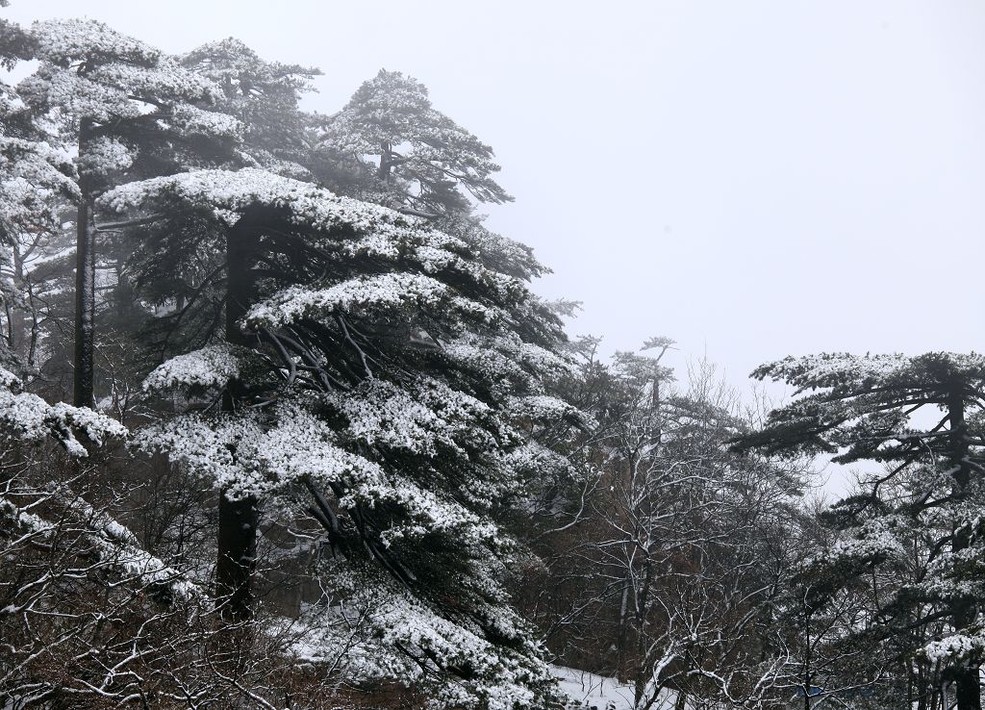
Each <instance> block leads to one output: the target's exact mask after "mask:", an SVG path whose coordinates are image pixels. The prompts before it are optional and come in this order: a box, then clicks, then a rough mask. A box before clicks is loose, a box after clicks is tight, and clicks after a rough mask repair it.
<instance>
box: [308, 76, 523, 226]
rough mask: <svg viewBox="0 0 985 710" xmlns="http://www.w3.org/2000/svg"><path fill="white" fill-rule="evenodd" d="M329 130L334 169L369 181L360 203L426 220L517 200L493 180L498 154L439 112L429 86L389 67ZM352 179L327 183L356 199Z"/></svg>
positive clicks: (326, 146) (326, 140)
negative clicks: (416, 214)
mask: <svg viewBox="0 0 985 710" xmlns="http://www.w3.org/2000/svg"><path fill="white" fill-rule="evenodd" d="M321 130H322V135H321V147H322V149H323V150H324V151H326V153H327V156H326V157H327V158H328V160H329V164H330V166H331V168H332V171H333V172H336V173H338V172H339V168H338V166H339V164H341V165H343V166H345V165H347V166H348V173H349V174H350V175H356V176H361V177H359V178H357V179H356V181H357V183H358V182H361V183H362V186H361V189H360V192H359V193H357V195H356V196H358V197H360V199H365V200H369V201H371V202H376V203H379V204H382V205H386V206H388V207H393V208H395V209H398V208H403V209H409V210H413V211H416V212H420V213H425V214H445V213H449V212H450V213H456V214H468V213H469V212H470V211H471V206H470V199H473V200H477V201H479V202H487V203H493V204H499V203H503V202H508V201H510V200H512V199H513V198H512V197H510V195H509V194H507V192H506V191H505V190H504V189H503V188H502V187H500V185H499V184H498V183H496V181H495V180H494V179H493V178H492V174H493V173H495V172H497V171H498V170H499V166H498V165H497V164H496V163H495V162H493V151H492V148H490V147H489V146H488V145H486V144H484V143H482V142H481V141H480V140H479V139H478V138H476V137H475V136H474V135H472V134H471V133H469V132H468V131H467V130H465V129H464V128H462V127H461V126H459V125H458V124H457V123H455V122H454V121H452V120H451V119H450V118H449V117H448V116H446V115H445V114H443V113H441V112H440V111H437V110H436V109H435V108H433V107H432V105H431V100H430V98H429V97H428V90H427V88H426V87H425V86H424V85H423V84H421V83H420V82H418V81H417V80H415V79H413V78H411V77H408V76H404V75H403V74H401V73H400V72H391V71H386V70H385V69H381V70H380V72H379V74H377V75H376V76H375V77H374V78H373V79H371V80H370V81H367V82H364V83H363V85H362V86H360V87H359V89H358V90H357V91H356V93H355V94H354V95H353V96H352V99H351V100H350V101H349V103H348V104H347V105H346V106H345V107H344V108H343V109H342V110H341V111H340V112H339V113H337V114H335V115H334V116H331V117H329V118H327V119H326V120H325V121H324V122H323V126H322V127H321ZM321 177H322V178H323V179H324V178H326V177H327V176H325V175H322V176H321ZM352 181H353V178H352V177H348V178H347V177H346V175H345V171H341V174H340V175H338V176H337V177H336V178H335V180H332V179H328V180H327V183H328V185H329V187H331V188H332V189H336V190H341V191H343V192H345V193H346V194H353V193H352V192H351V191H350V190H347V189H346V183H347V182H348V183H350V184H351V182H352ZM336 183H340V184H336Z"/></svg>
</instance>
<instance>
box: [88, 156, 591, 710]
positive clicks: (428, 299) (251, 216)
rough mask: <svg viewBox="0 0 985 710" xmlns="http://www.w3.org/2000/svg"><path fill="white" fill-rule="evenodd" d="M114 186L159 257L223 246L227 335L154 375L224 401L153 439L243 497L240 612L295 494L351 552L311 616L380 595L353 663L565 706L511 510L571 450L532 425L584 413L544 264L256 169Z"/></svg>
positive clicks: (233, 523) (459, 690)
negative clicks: (558, 697) (533, 277)
mask: <svg viewBox="0 0 985 710" xmlns="http://www.w3.org/2000/svg"><path fill="white" fill-rule="evenodd" d="M102 202H103V204H104V205H106V206H108V207H111V208H113V209H116V210H119V211H122V212H133V211H140V212H142V213H143V214H145V215H148V216H149V217H153V222H152V223H151V224H150V226H149V227H147V228H146V229H145V231H144V232H143V238H144V240H145V242H144V251H145V253H146V254H151V255H154V256H153V259H148V260H146V261H145V262H144V264H143V266H144V268H147V269H156V270H158V271H161V272H164V271H166V270H168V269H172V270H181V269H183V268H185V267H186V265H188V264H191V263H193V262H195V261H196V260H198V259H200V258H201V257H202V253H203V252H204V253H206V254H211V255H215V254H222V255H224V257H223V258H224V271H225V274H224V279H223V278H222V277H221V275H219V276H217V277H216V282H215V284H214V286H213V287H212V291H213V292H214V293H216V294H221V299H217V305H221V306H222V307H224V309H225V322H226V327H225V333H224V335H222V336H220V335H218V334H217V335H216V337H214V338H212V339H211V340H210V341H209V342H208V343H207V344H206V345H205V347H204V348H201V349H198V350H195V351H193V352H190V353H187V354H184V355H181V356H178V357H176V358H173V359H171V360H169V361H168V362H166V363H164V364H163V365H162V366H161V367H160V368H158V369H157V370H156V371H155V372H153V373H152V374H151V375H150V377H149V378H148V380H147V382H146V386H147V388H148V389H150V390H152V391H157V392H164V391H168V390H177V391H179V392H182V393H183V395H184V396H185V397H195V398H197V401H199V402H200V403H201V404H202V406H203V407H204V409H198V410H193V411H188V412H187V413H185V414H181V415H179V416H177V417H175V418H173V419H170V420H167V421H163V422H161V423H160V424H159V425H157V426H156V427H154V428H152V429H149V430H148V431H146V432H145V433H144V434H143V435H142V438H143V441H144V445H145V446H146V447H147V448H148V449H152V450H160V451H163V452H165V453H166V454H167V455H168V456H169V457H170V458H171V460H172V461H174V462H175V463H178V464H180V465H182V466H184V467H185V468H186V469H187V470H189V471H190V472H193V473H195V474H197V475H200V476H204V477H206V478H208V479H209V480H212V481H213V482H214V485H215V486H216V488H217V489H219V490H220V491H221V496H220V500H221V503H220V506H221V509H220V532H219V547H220V550H219V555H220V560H219V568H218V572H217V577H218V579H217V585H218V589H219V591H220V593H222V594H223V595H224V596H225V597H227V601H226V604H227V605H228V607H227V609H228V613H229V615H230V616H231V617H232V618H246V617H249V615H250V613H251V599H250V597H251V591H250V583H251V569H252V565H253V555H254V550H255V548H256V530H257V518H258V516H260V515H261V514H262V511H263V509H264V508H266V509H268V510H272V509H276V508H284V505H285V502H289V501H294V502H295V504H296V507H297V508H308V509H309V511H310V514H311V515H312V516H313V517H314V518H315V519H316V520H317V521H318V522H319V524H320V525H321V526H322V528H323V531H324V540H325V544H326V550H330V551H331V555H329V556H328V557H326V559H325V561H324V566H325V574H327V575H328V576H329V578H328V580H327V582H328V590H327V593H326V597H325V598H324V599H323V600H322V602H323V606H324V608H323V610H322V612H321V615H322V617H323V618H322V620H320V621H316V622H313V623H316V624H319V625H325V624H329V622H328V621H327V620H328V619H329V618H330V617H331V616H332V615H333V614H340V613H343V611H344V610H349V611H348V612H347V613H351V611H352V610H353V609H361V610H362V611H363V614H364V618H365V619H366V620H367V622H368V624H369V626H370V628H371V629H372V634H370V635H369V636H367V637H365V638H364V639H363V640H362V641H361V642H360V644H358V648H357V649H355V650H351V651H349V652H346V654H344V661H345V663H347V664H359V663H361V664H363V668H362V672H367V673H370V672H383V671H386V672H387V673H390V674H392V673H395V672H398V673H399V674H410V676H412V677H413V678H415V682H417V683H420V684H422V686H423V687H430V688H431V691H430V692H432V693H434V694H435V697H436V698H438V699H439V700H442V701H444V702H445V703H446V704H448V705H455V706H460V705H481V706H483V707H490V708H510V707H515V706H524V707H526V706H536V705H538V704H542V703H543V702H545V692H546V689H547V688H548V687H549V685H550V683H549V678H548V674H547V671H546V667H545V666H544V665H543V663H542V661H541V660H540V658H539V652H538V650H537V647H536V645H535V644H533V643H532V642H531V640H530V636H529V633H528V630H527V628H526V626H525V624H524V623H523V622H522V621H521V620H520V619H519V618H518V616H517V615H516V614H515V612H513V611H512V610H511V607H510V605H509V600H508V598H507V596H506V594H505V593H504V591H503V588H502V584H501V582H502V577H503V575H504V574H505V573H506V572H507V571H508V570H509V568H510V564H511V556H512V552H513V543H512V541H511V540H510V539H508V537H507V536H505V535H504V534H503V533H502V532H501V530H500V528H499V527H498V525H497V523H496V521H497V519H498V518H499V516H500V515H501V514H502V513H503V511H506V510H509V509H510V508H511V507H512V506H513V505H514V504H515V503H516V501H517V500H518V499H519V498H520V497H521V496H522V494H523V488H524V481H525V480H527V479H528V477H530V476H533V475H536V473H537V468H538V466H539V465H540V464H541V462H542V461H543V460H544V456H549V455H550V452H549V451H545V450H544V449H543V447H540V446H538V445H536V444H531V443H528V442H527V439H526V437H525V436H524V435H523V432H522V430H521V429H520V428H519V427H520V426H521V425H523V424H527V423H529V422H534V421H555V420H560V419H568V420H569V421H571V422H578V421H579V414H578V412H577V411H576V410H574V409H573V408H572V407H570V406H569V405H567V404H565V403H564V402H562V401H560V400H558V399H556V398H554V397H551V396H549V395H548V394H547V391H546V386H545V384H546V382H547V381H549V380H550V379H551V378H553V377H555V376H557V375H558V374H560V373H561V372H565V371H567V369H568V362H567V361H566V360H565V359H564V358H563V357H560V356H558V355H557V354H556V353H557V350H558V348H559V345H560V344H561V342H562V340H563V335H562V331H561V327H560V324H559V322H558V320H557V318H556V317H555V316H554V315H552V313H551V312H550V310H549V309H548V308H546V307H545V306H544V305H542V304H541V303H539V302H538V300H537V299H536V298H535V297H534V296H532V294H531V293H530V291H529V290H528V288H527V285H526V282H525V278H524V277H525V276H526V272H525V270H524V266H523V264H524V263H525V261H524V260H523V259H521V258H516V259H510V258H509V254H508V251H507V250H505V249H504V248H503V245H502V244H499V243H496V244H492V245H489V251H491V252H494V253H495V254H496V256H495V258H494V259H492V261H496V262H503V263H506V262H508V263H509V265H510V268H511V269H512V270H514V271H518V272H519V273H520V275H510V274H508V273H504V272H503V271H497V270H495V269H492V268H489V267H488V266H486V265H485V262H484V260H483V259H484V255H483V254H481V253H480V251H481V249H479V248H478V247H477V246H476V245H474V244H470V243H468V242H466V241H464V240H462V239H459V238H456V237H453V236H450V235H447V234H444V233H441V232H438V231H436V230H435V229H434V228H433V227H432V226H431V225H430V224H429V223H427V222H426V221H423V220H420V219H417V218H414V217H409V216H406V215H401V214H399V213H397V212H394V211H391V210H389V209H386V208H383V207H379V206H376V205H372V204H368V203H362V202H358V201H356V200H352V199H348V198H343V197H338V196H335V195H333V194H332V193H330V192H328V191H326V190H323V189H319V188H317V187H315V186H313V185H311V184H308V183H303V182H298V181H295V180H291V179H288V178H284V177H279V176H276V175H273V174H271V173H268V172H265V171H261V170H254V169H247V170H242V171H239V172H227V171H199V172H194V173H189V174H182V175H175V176H172V177H166V178H156V179H152V180H147V181H144V182H140V183H133V184H130V185H127V186H123V187H121V188H118V189H116V190H113V191H111V192H109V193H107V194H106V195H105V196H104V198H103V200H102ZM521 252H522V250H521ZM485 260H486V262H488V261H490V258H489V257H488V255H486V257H485ZM207 290H209V289H207V288H203V289H202V291H203V292H204V291H207ZM210 403H211V404H210ZM327 628H330V624H329V626H328V627H327ZM326 643H328V641H326ZM329 645H330V644H329ZM381 653H382V655H381ZM366 659H374V660H372V661H368V660H366ZM370 668H373V669H376V670H375V671H371V670H370Z"/></svg>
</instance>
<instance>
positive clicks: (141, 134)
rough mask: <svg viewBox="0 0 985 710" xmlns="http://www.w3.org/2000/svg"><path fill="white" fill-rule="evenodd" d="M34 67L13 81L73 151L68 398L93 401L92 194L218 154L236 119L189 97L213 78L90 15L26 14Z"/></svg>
mask: <svg viewBox="0 0 985 710" xmlns="http://www.w3.org/2000/svg"><path fill="white" fill-rule="evenodd" d="M30 38H31V41H32V42H33V45H34V48H35V50H34V53H35V56H36V58H37V59H38V61H39V66H38V69H37V70H36V71H35V72H34V74H32V75H31V76H29V77H27V78H26V79H24V80H23V81H22V82H21V83H20V84H19V85H18V87H17V93H18V95H19V97H20V98H21V99H23V100H24V101H25V103H26V104H27V105H28V106H29V107H30V108H31V109H32V110H33V112H34V114H35V117H36V119H35V120H36V121H38V122H40V121H41V120H42V119H43V120H44V121H45V122H46V123H47V124H49V125H52V126H53V127H54V131H55V132H56V134H55V135H53V136H52V138H53V139H55V140H58V141H59V142H60V143H61V145H62V147H63V149H64V150H66V151H68V152H75V153H76V155H77V158H76V165H77V173H76V175H75V177H76V180H77V188H78V190H77V197H76V209H77V215H76V229H77V239H76V314H75V356H74V364H75V384H74V397H73V399H74V402H75V403H76V405H79V406H91V405H92V403H93V384H94V383H93V370H94V343H95V310H96V296H95V283H96V248H97V246H96V234H97V232H98V231H99V228H98V227H97V225H96V222H95V215H94V211H93V210H94V201H95V198H96V197H97V196H98V195H99V194H101V193H102V192H103V191H105V190H106V189H107V188H108V187H109V186H111V185H113V184H118V183H119V182H121V181H125V180H126V179H132V178H133V177H146V176H148V175H159V174H167V173H171V172H175V171H176V170H178V169H180V168H181V166H183V165H194V164H199V165H200V164H203V163H205V164H208V163H209V162H214V161H217V160H218V161H222V160H225V159H226V158H227V157H228V154H229V151H230V149H231V147H232V146H233V145H234V144H235V141H236V140H237V138H238V134H239V131H240V126H239V123H238V122H237V121H235V120H234V119H232V118H231V117H229V116H226V115H224V114H219V113H215V112H211V111H207V110H204V109H203V108H201V107H200V105H199V104H201V103H203V102H205V103H207V102H209V101H211V100H213V99H215V98H217V97H218V94H219V92H218V89H217V87H216V86H215V85H214V84H212V83H211V82H209V81H208V80H207V79H205V78H203V77H200V76H197V75H195V74H194V73H192V72H190V71H188V70H187V69H184V68H182V67H181V66H180V65H179V64H178V63H177V62H176V61H175V60H174V59H172V58H170V57H167V56H166V55H164V54H162V53H161V52H160V51H159V50H156V49H154V48H152V47H150V46H148V45H146V44H144V43H142V42H139V41H137V40H135V39H133V38H130V37H127V36H125V35H122V34H120V33H118V32H115V31H114V30H112V29H110V28H109V27H107V26H106V25H104V24H102V23H99V22H95V21H91V20H58V21H50V22H41V23H35V25H34V26H32V28H31V30H30Z"/></svg>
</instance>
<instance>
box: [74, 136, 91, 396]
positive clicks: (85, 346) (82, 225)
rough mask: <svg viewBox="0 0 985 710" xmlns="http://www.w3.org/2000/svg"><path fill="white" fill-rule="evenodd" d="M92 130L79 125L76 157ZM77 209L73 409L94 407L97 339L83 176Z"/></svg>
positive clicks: (87, 197)
mask: <svg viewBox="0 0 985 710" xmlns="http://www.w3.org/2000/svg"><path fill="white" fill-rule="evenodd" d="M92 130H93V122H92V120H91V119H88V118H84V119H82V121H81V123H80V125H79V155H80V156H82V155H85V153H86V151H87V150H88V143H89V138H90V135H91V133H92ZM79 192H80V193H81V194H80V197H79V209H78V214H77V219H76V240H75V358H74V365H75V374H74V378H73V395H72V402H73V403H74V404H75V406H76V407H91V406H93V403H94V400H93V369H94V367H93V362H94V354H95V345H94V344H95V336H96V330H95V327H96V323H95V322H96V229H95V225H94V224H93V215H92V204H93V196H92V187H91V184H90V180H89V178H88V177H86V176H85V175H81V176H80V177H79Z"/></svg>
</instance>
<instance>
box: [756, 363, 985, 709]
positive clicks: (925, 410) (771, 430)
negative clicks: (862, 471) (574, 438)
mask: <svg viewBox="0 0 985 710" xmlns="http://www.w3.org/2000/svg"><path fill="white" fill-rule="evenodd" d="M754 376H756V377H758V378H760V379H763V378H770V379H774V380H779V381H783V382H787V383H789V384H791V385H793V386H795V387H796V388H797V393H798V395H799V396H798V397H797V398H796V399H795V400H794V401H793V402H792V403H791V404H789V405H787V406H785V407H781V408H779V409H777V410H775V411H773V412H772V413H771V414H770V416H769V419H768V421H767V423H766V426H765V427H764V428H763V429H762V431H759V432H755V433H753V434H751V435H749V436H747V437H743V438H741V439H739V440H738V441H737V446H738V447H739V448H743V449H750V448H758V449H760V450H764V451H768V452H775V453H790V454H819V453H823V454H829V455H833V460H834V461H837V462H842V463H852V462H856V461H863V460H868V461H874V462H878V463H879V464H882V465H884V466H885V467H886V470H885V472H883V473H880V474H875V475H872V476H870V477H869V478H868V479H867V481H866V483H865V485H864V489H863V491H862V492H861V493H860V494H858V495H854V496H851V497H849V498H847V499H845V500H843V501H841V502H840V503H839V504H838V505H836V506H835V507H834V509H833V510H832V512H831V516H832V518H833V519H834V521H835V522H837V523H839V524H840V525H842V526H843V527H845V528H847V529H848V530H849V531H850V537H849V539H848V541H846V542H843V543H841V544H839V545H838V546H837V547H836V549H834V550H833V551H830V552H828V553H826V554H825V555H824V556H823V558H822V559H821V562H825V561H827V563H828V566H829V567H830V568H831V569H837V570H840V574H841V575H842V577H843V578H844V579H849V578H851V577H852V575H851V574H847V575H846V574H845V569H846V568H847V569H848V570H849V571H851V570H855V571H856V573H862V572H864V571H866V570H870V569H872V568H874V567H876V568H878V567H881V566H886V567H888V566H890V565H893V564H897V565H899V564H902V562H903V561H904V560H905V559H906V558H907V556H908V555H910V552H911V550H912V549H913V548H912V545H911V544H910V543H909V542H908V541H912V539H913V537H914V535H916V536H918V537H921V538H924V539H925V543H924V544H923V552H921V553H920V554H921V555H925V556H926V557H925V559H923V560H921V561H920V567H921V568H922V571H921V572H920V573H919V574H918V575H917V576H916V577H915V578H911V579H910V580H908V581H907V580H904V581H902V582H901V583H899V584H898V585H896V586H895V587H894V588H893V590H892V593H891V594H888V595H887V596H888V597H889V598H888V599H882V600H880V604H879V607H880V608H879V609H878V611H877V613H878V615H879V616H878V618H880V619H881V620H882V621H883V623H885V624H888V625H890V626H894V625H895V627H896V628H898V629H899V631H898V634H900V637H899V638H897V639H894V640H896V641H899V642H900V643H901V644H902V645H903V646H904V647H905V646H906V643H905V639H904V638H903V636H902V635H904V634H906V633H908V629H912V628H914V627H917V626H921V625H929V624H931V623H933V622H934V621H935V620H937V619H941V618H944V619H946V620H947V621H948V622H949V627H950V628H949V629H948V630H947V631H946V632H945V633H944V634H943V635H942V636H941V637H939V638H936V639H934V640H933V641H931V642H930V643H926V644H923V645H922V647H918V648H911V649H910V652H911V654H913V657H914V658H915V659H917V660H919V659H921V658H922V659H924V660H925V661H933V662H944V663H946V664H947V665H948V666H949V675H950V677H951V678H952V679H953V682H954V684H955V689H956V695H957V703H958V708H959V710H978V709H979V708H980V707H981V696H980V689H979V680H978V675H979V667H980V665H981V662H982V651H983V649H985V639H983V636H982V630H981V629H982V617H981V611H982V610H981V608H980V604H979V600H980V599H981V598H982V596H983V595H985V587H983V581H985V576H983V574H982V571H983V569H985V566H983V565H985V557H983V553H985V547H983V544H982V522H981V509H982V505H983V503H985V498H983V495H985V489H983V475H982V474H983V472H985V430H983V428H982V424H983V418H982V407H983V402H985V358H983V357H981V356H979V355H975V354H971V355H960V354H954V353H927V354H925V355H920V356H916V357H905V356H902V355H877V356H865V357H855V356H851V355H846V354H826V355H818V356H811V357H804V358H787V359H785V360H782V361H779V362H775V363H771V364H768V365H764V366H762V367H760V368H759V369H758V370H756V372H755V373H754ZM924 421H932V424H929V425H924V423H923V422H924ZM904 476H905V477H906V479H907V485H905V486H903V485H899V484H900V481H901V479H903V477H904ZM884 593H885V590H884ZM928 606H930V607H932V608H933V611H931V612H930V613H928V612H926V608H927V607H928ZM918 610H919V611H918Z"/></svg>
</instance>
